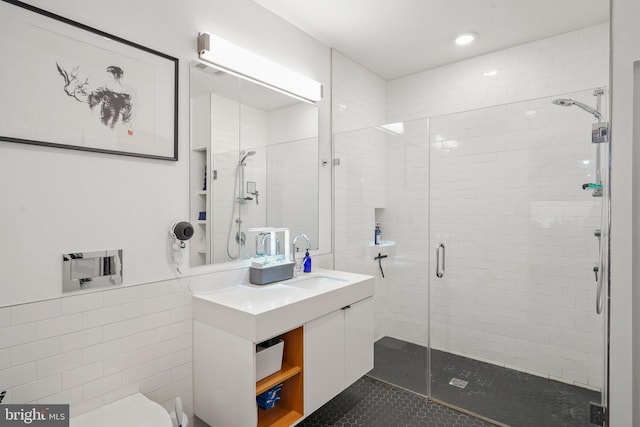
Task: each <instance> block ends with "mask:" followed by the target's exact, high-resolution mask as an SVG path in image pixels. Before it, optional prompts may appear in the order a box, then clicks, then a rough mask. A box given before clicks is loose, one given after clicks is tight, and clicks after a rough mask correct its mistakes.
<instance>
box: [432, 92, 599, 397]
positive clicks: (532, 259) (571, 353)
mask: <svg viewBox="0 0 640 427" xmlns="http://www.w3.org/2000/svg"><path fill="white" fill-rule="evenodd" d="M563 96H566V97H570V98H573V99H577V100H580V101H582V102H585V103H589V102H592V100H591V99H590V98H593V97H592V93H591V91H584V92H581V93H573V94H568V95H563ZM551 99H552V98H543V99H539V100H536V101H525V102H520V103H514V104H508V105H504V106H499V107H493V108H485V109H479V110H474V111H470V112H465V113H457V114H452V115H448V116H442V117H435V118H433V119H431V120H430V133H431V139H430V140H431V218H430V220H431V230H432V235H431V244H430V247H431V248H433V247H435V246H436V245H437V244H439V243H441V242H442V243H444V244H445V245H446V251H447V252H446V253H447V257H446V266H447V269H446V275H445V277H444V278H442V279H432V282H431V298H432V303H431V310H432V311H431V322H432V323H431V343H432V345H433V346H434V347H435V348H438V349H442V350H446V351H450V352H453V353H457V354H461V355H465V356H469V357H473V358H475V359H481V360H488V361H491V362H492V363H495V364H500V365H503V366H510V367H513V368H516V369H519V370H522V371H526V372H532V373H535V374H537V375H541V376H545V377H553V378H554V379H558V380H560V381H564V382H568V383H572V384H576V385H580V386H583V387H588V388H593V389H600V388H601V387H602V381H603V379H602V373H603V368H602V367H603V354H604V346H603V345H604V341H603V330H604V322H603V316H599V315H597V314H596V313H595V309H594V307H595V282H594V274H593V271H592V268H593V264H594V262H596V261H597V260H598V241H597V239H596V238H595V237H594V236H593V231H594V230H595V229H596V228H599V227H600V218H601V199H599V198H593V197H592V195H591V193H590V192H588V191H583V190H582V184H583V183H586V182H593V181H594V179H595V166H594V147H593V146H592V144H591V142H590V140H591V123H593V121H594V119H593V117H592V116H590V115H589V114H586V113H585V112H584V111H582V110H580V109H577V108H571V109H569V108H562V107H559V106H555V105H553V104H552V103H551ZM541 123H542V124H544V126H541V125H540V124H541ZM431 258H432V260H431V261H432V262H431V268H432V269H434V268H435V265H434V262H433V259H434V257H431ZM432 277H433V275H432ZM581 322H585V326H586V328H585V329H586V331H583V330H581V329H582V327H581V326H580V323H581ZM585 332H586V333H585Z"/></svg>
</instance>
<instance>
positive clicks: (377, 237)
mask: <svg viewBox="0 0 640 427" xmlns="http://www.w3.org/2000/svg"><path fill="white" fill-rule="evenodd" d="M380 242H382V229H381V228H380V223H377V224H376V229H375V231H374V233H373V243H374V244H375V245H379V244H380Z"/></svg>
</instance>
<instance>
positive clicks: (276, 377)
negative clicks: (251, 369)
mask: <svg viewBox="0 0 640 427" xmlns="http://www.w3.org/2000/svg"><path fill="white" fill-rule="evenodd" d="M300 372H302V368H301V367H300V366H293V365H290V364H288V363H286V362H282V369H280V370H279V371H278V372H276V373H273V374H271V375H269V376H268V377H266V378H263V379H261V380H260V381H258V382H257V383H256V396H257V395H259V394H261V393H264V392H265V391H267V390H269V389H270V388H271V387H273V386H276V385H278V384H280V383H281V382H284V381H286V380H288V379H289V378H291V377H292V376H294V375H298V374H299V373H300Z"/></svg>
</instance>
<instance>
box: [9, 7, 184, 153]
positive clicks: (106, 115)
mask: <svg viewBox="0 0 640 427" xmlns="http://www.w3.org/2000/svg"><path fill="white" fill-rule="evenodd" d="M3 51H4V52H3ZM0 54H1V55H2V56H3V57H5V58H11V61H10V62H7V63H6V64H5V65H3V66H2V67H0V93H2V94H3V96H1V97H0V116H2V115H3V116H4V119H3V120H0V140H2V141H8V142H14V143H23V144H34V145H41V146H49V147H57V148H65V149H73V150H83V151H91V152H98V153H108V154H116V155H124V156H135V157H143V158H149V159H160V160H171V161H177V160H178V95H179V92H178V78H179V60H178V59H177V58H175V57H173V56H170V55H167V54H165V53H162V52H158V51H156V50H154V49H151V48H148V47H145V46H142V45H140V44H137V43H134V42H131V41H129V40H125V39H123V38H121V37H118V36H115V35H113V34H110V33H107V32H104V31H101V30H98V29H96V28H92V27H90V26H88V25H85V24H82V23H80V22H77V21H73V20H71V19H68V18H65V17H63V16H60V15H57V14H54V13H51V12H48V11H46V10H43V9H40V8H37V7H35V6H32V5H29V4H26V3H23V2H21V1H17V0H0Z"/></svg>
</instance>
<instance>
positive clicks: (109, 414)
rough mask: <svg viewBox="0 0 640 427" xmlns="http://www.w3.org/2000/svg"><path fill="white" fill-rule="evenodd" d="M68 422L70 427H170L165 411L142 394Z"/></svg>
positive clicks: (133, 395)
mask: <svg viewBox="0 0 640 427" xmlns="http://www.w3.org/2000/svg"><path fill="white" fill-rule="evenodd" d="M70 421H71V423H70V427H113V426H118V427H172V423H171V418H170V417H169V414H168V413H167V411H165V410H164V408H163V407H162V406H160V405H159V404H157V403H155V402H152V401H151V400H149V399H147V398H146V397H145V396H144V395H143V394H142V393H136V394H132V395H131V396H127V397H125V398H124V399H120V400H118V401H115V402H113V403H109V404H108V405H105V406H102V407H100V408H98V409H94V410H93V411H90V412H86V413H84V414H82V415H78V416H77V417H73V418H71V420H70Z"/></svg>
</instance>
